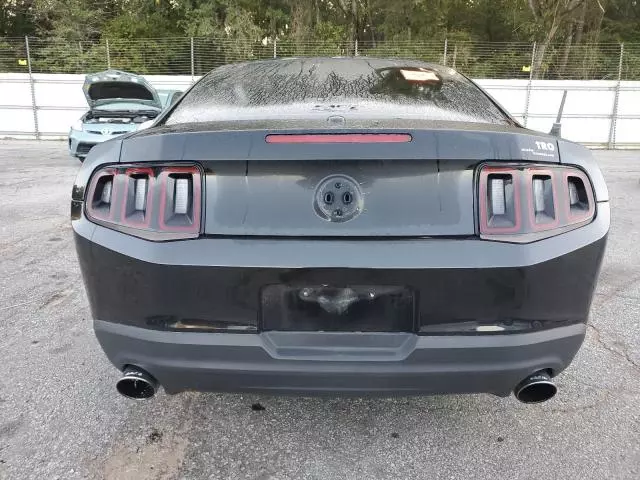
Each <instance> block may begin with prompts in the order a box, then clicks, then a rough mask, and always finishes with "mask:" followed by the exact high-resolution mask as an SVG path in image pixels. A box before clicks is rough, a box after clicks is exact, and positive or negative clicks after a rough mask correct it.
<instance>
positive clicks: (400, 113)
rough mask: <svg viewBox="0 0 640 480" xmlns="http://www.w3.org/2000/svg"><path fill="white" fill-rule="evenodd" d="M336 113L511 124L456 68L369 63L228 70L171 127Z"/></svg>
mask: <svg viewBox="0 0 640 480" xmlns="http://www.w3.org/2000/svg"><path fill="white" fill-rule="evenodd" d="M328 113H329V114H337V115H341V116H346V117H350V118H351V117H354V118H372V119H373V118H411V117H414V118H420V119H426V120H440V121H447V120H448V121H462V122H476V123H495V124H510V123H511V121H510V120H509V118H508V117H507V116H506V115H505V114H504V113H503V112H502V111H501V110H500V109H499V108H498V107H497V106H496V105H495V104H494V103H493V102H492V101H491V100H490V99H489V98H488V97H487V96H486V95H485V94H484V93H483V92H482V91H481V90H480V89H479V88H478V87H476V86H475V85H474V84H473V83H472V82H470V81H469V80H467V79H466V78H465V77H463V76H462V75H460V74H458V73H457V72H455V71H454V70H452V69H450V68H447V67H440V66H434V65H431V64H427V63H424V62H417V61H410V60H380V59H368V58H366V57H359V58H340V59H313V58H300V59H282V60H269V61H257V62H249V63H242V64H234V65H225V66H223V67H220V68H217V69H215V70H213V71H212V72H211V73H209V74H208V75H206V76H205V77H204V78H203V79H202V80H200V82H198V83H197V84H196V85H195V86H194V88H193V89H192V90H191V91H190V92H189V93H188V94H186V95H185V97H184V98H183V100H182V102H181V103H180V104H179V105H178V106H177V108H176V109H175V110H174V111H173V112H172V113H171V115H170V116H169V117H168V118H167V119H166V121H165V123H166V124H167V125H175V124H180V123H199V122H210V121H220V120H223V121H224V120H254V119H256V120H258V119H279V120H286V119H290V118H291V119H294V118H313V117H315V116H318V115H325V116H326V115H327V114H328Z"/></svg>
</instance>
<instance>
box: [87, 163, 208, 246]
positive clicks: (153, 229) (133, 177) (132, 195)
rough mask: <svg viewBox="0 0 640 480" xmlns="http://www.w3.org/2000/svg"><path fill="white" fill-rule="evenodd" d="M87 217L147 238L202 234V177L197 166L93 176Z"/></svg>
mask: <svg viewBox="0 0 640 480" xmlns="http://www.w3.org/2000/svg"><path fill="white" fill-rule="evenodd" d="M85 204H86V214H87V217H88V218H89V219H90V220H92V221H94V222H95V223H99V224H101V225H104V226H106V227H109V228H113V229H116V230H120V231H123V232H125V233H129V234H131V235H135V236H138V237H142V238H146V239H148V240H174V239H181V238H195V237H197V236H198V235H199V234H200V217H201V210H202V173H201V170H200V168H199V167H198V166H196V165H189V166H182V165H181V166H174V165H154V166H152V167H149V166H146V165H144V166H136V165H122V166H121V165H116V166H110V167H106V168H103V169H101V170H98V171H97V172H95V173H94V175H93V177H92V179H91V181H90V182H89V188H88V190H87V195H86V202H85Z"/></svg>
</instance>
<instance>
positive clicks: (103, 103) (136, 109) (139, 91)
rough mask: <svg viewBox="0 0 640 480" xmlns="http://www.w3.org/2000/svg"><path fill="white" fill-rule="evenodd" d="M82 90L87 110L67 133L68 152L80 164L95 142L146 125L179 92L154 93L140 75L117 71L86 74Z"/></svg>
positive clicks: (175, 98) (170, 102)
mask: <svg viewBox="0 0 640 480" xmlns="http://www.w3.org/2000/svg"><path fill="white" fill-rule="evenodd" d="M82 91H83V92H84V95H85V97H86V99H87V103H88V104H89V111H88V112H87V113H85V114H84V115H83V116H82V117H81V118H80V119H79V120H78V121H77V122H75V123H74V124H73V125H72V126H71V130H70V131H69V153H70V154H71V155H72V156H74V157H77V158H79V159H80V160H81V161H82V160H84V157H85V156H86V155H87V153H89V150H91V148H93V146H94V145H96V144H97V143H101V142H104V141H105V140H109V139H111V138H114V137H117V136H118V135H123V134H125V133H129V132H133V131H135V130H139V129H140V128H141V127H143V128H144V127H145V126H148V125H150V124H151V123H152V122H153V120H154V119H155V118H156V117H157V116H158V115H159V114H160V112H161V111H162V109H163V108H165V107H166V106H168V105H171V104H173V103H175V102H176V101H177V99H178V98H179V97H180V95H181V93H182V92H180V91H177V90H164V91H157V90H156V89H154V88H153V87H152V86H151V84H150V83H149V82H148V81H146V80H145V79H144V78H143V77H141V76H140V75H136V74H133V73H128V72H121V71H118V70H107V71H104V72H99V73H93V74H90V75H87V76H86V77H85V81H84V85H83V87H82Z"/></svg>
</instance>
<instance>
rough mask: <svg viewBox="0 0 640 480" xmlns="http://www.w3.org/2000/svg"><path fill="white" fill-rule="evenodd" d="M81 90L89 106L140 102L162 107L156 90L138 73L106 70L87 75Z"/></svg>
mask: <svg viewBox="0 0 640 480" xmlns="http://www.w3.org/2000/svg"><path fill="white" fill-rule="evenodd" d="M82 91H83V92H84V96H85V98H86V99H87V103H88V104H89V106H90V107H91V108H95V107H98V106H100V105H105V104H107V103H118V102H122V103H132V102H135V103H140V104H143V105H148V106H152V107H155V108H162V104H161V101H160V97H159V96H158V92H157V91H156V90H155V88H153V87H152V86H151V84H150V83H149V82H147V81H146V80H145V79H144V78H143V77H141V76H140V75H135V74H133V73H128V72H121V71H119V70H106V71H104V72H98V73H93V74H90V75H87V76H86V77H85V80H84V85H83V86H82Z"/></svg>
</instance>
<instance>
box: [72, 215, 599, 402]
mask: <svg viewBox="0 0 640 480" xmlns="http://www.w3.org/2000/svg"><path fill="white" fill-rule="evenodd" d="M609 221H610V219H609V207H608V204H606V203H605V204H601V205H600V208H599V209H598V215H597V217H596V219H595V220H594V222H593V223H591V224H589V225H587V226H585V227H583V228H580V229H577V230H574V231H571V232H568V233H565V234H562V235H559V236H557V237H551V238H548V239H545V240H541V241H539V242H535V243H533V244H526V245H522V244H504V243H498V242H489V241H482V240H474V239H466V240H445V239H413V240H367V241H365V240H360V241H349V240H311V239H309V240H287V239H258V238H256V239H232V238H199V239H195V240H183V241H176V242H149V241H146V240H142V239H139V238H133V237H130V236H127V235H125V234H123V233H120V232H117V231H113V230H109V229H106V228H103V227H101V226H98V225H95V224H92V223H90V222H88V221H87V220H86V219H85V218H84V217H81V218H80V219H78V220H74V221H73V228H74V231H75V239H76V247H77V250H78V257H79V260H80V266H81V270H82V273H83V278H84V281H85V286H86V289H87V295H88V297H89V301H90V305H91V309H92V313H93V317H94V319H96V320H95V330H96V335H97V337H98V340H99V341H100V344H101V345H102V347H103V349H104V351H105V353H106V354H107V356H108V358H109V359H110V360H111V362H112V363H113V364H114V365H115V366H116V367H117V368H118V369H122V368H124V367H125V366H126V365H128V364H131V365H135V366H138V367H140V368H143V369H145V370H147V371H148V372H149V373H150V374H152V375H153V376H155V377H156V378H157V379H158V381H159V382H160V384H161V385H163V387H164V388H165V389H166V390H167V391H168V392H170V393H175V392H179V391H183V390H189V389H194V390H209V391H262V392H274V393H277V392H280V393H294V394H321V393H327V394H332V393H353V394H394V393H396V394H435V393H471V392H487V393H494V394H497V395H506V394H508V393H509V392H510V391H511V390H512V389H513V387H514V386H515V385H516V384H517V383H518V382H519V381H521V380H522V379H523V378H524V377H525V376H527V375H528V374H531V373H533V372H535V371H537V370H541V369H549V370H551V371H552V374H554V375H556V374H558V373H559V372H561V371H562V370H563V369H564V368H566V367H567V366H568V365H569V363H570V362H571V360H572V359H573V357H574V355H575V354H576V352H577V351H578V349H579V347H580V345H581V343H582V341H583V339H584V334H585V325H586V322H587V318H588V315H589V308H590V304H591V299H592V295H593V291H594V288H595V286H596V282H597V276H598V272H599V269H600V264H601V261H602V257H603V253H604V248H605V244H606V235H607V231H608V228H609ZM273 284H284V285H302V286H304V285H323V284H329V285H336V284H340V285H385V284H386V285H406V286H409V287H411V288H412V290H413V291H415V292H416V298H417V301H416V303H417V311H416V323H417V324H416V330H415V331H414V332H413V333H320V332H307V333H301V332H273V331H272V332H265V331H263V328H262V324H261V321H260V318H261V317H260V315H261V305H260V292H261V289H262V288H263V287H265V286H266V285H273ZM191 320H195V321H197V322H196V323H197V324H199V325H202V324H206V323H207V322H211V323H213V324H215V325H217V326H220V325H221V326H222V329H224V328H225V325H229V326H238V325H240V326H243V327H245V333H213V332H211V331H209V332H203V331H201V332H194V331H172V328H173V327H171V325H176V323H180V322H178V321H181V322H182V323H183V324H185V323H189V321H191ZM473 322H480V323H481V324H482V325H487V324H494V325H498V324H499V325H510V324H520V325H524V327H523V329H522V330H521V331H511V332H510V333H501V334H496V333H490V334H484V333H481V330H477V329H475V328H473V330H474V331H473V332H472V333H471V332H470V331H469V330H468V329H466V330H465V328H464V327H463V326H464V325H468V324H470V323H471V324H472V325H473V324H474V323H473ZM476 324H477V323H476ZM440 325H442V328H440ZM425 326H426V327H429V329H428V330H426V331H425V330H423V329H422V327H425ZM458 326H460V328H459V329H458ZM216 328H217V327H216ZM246 332H250V333H246ZM425 332H426V333H425Z"/></svg>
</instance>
